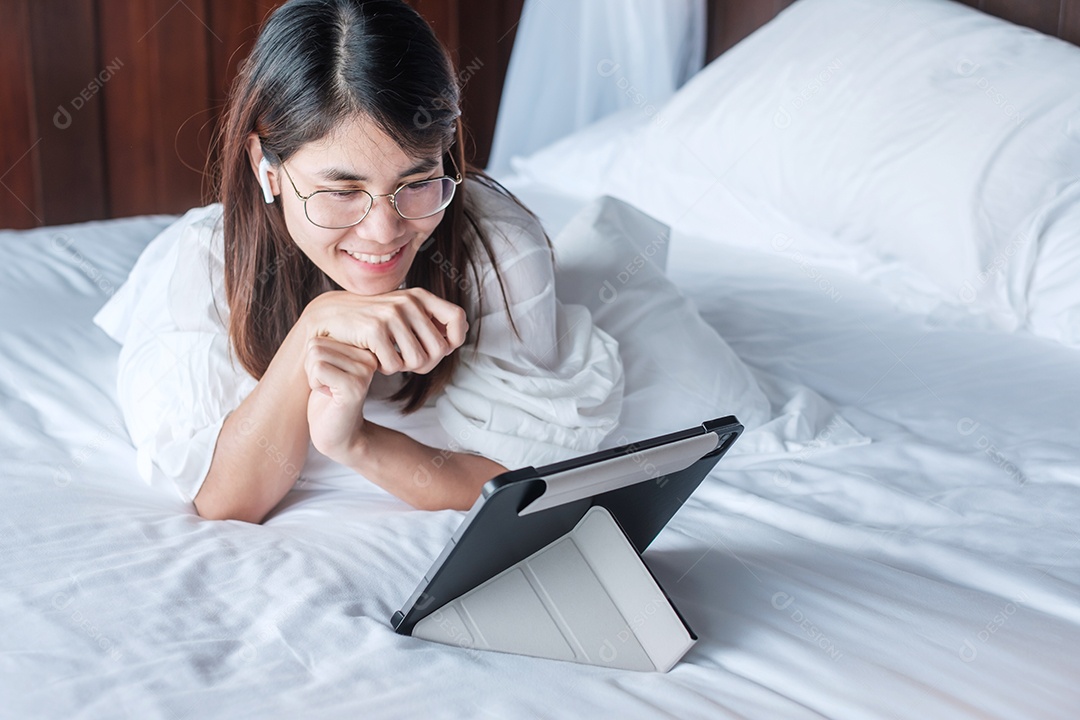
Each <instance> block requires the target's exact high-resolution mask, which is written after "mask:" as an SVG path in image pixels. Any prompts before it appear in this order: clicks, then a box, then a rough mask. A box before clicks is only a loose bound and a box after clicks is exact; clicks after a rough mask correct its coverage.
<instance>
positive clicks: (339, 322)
mask: <svg viewBox="0 0 1080 720" xmlns="http://www.w3.org/2000/svg"><path fill="white" fill-rule="evenodd" d="M313 322H314V323H315V325H316V330H317V334H318V335H323V336H326V337H332V338H335V339H337V340H340V341H342V342H344V343H348V344H351V345H354V346H356V347H358V348H365V349H369V350H370V351H371V352H372V353H373V354H374V356H375V358H377V359H378V370H379V372H382V373H384V374H387V375H391V374H394V373H397V372H402V371H409V372H418V373H428V372H431V371H432V370H433V369H434V368H435V367H436V366H437V365H438V364H439V362H441V361H442V359H443V358H444V357H446V356H447V355H449V354H450V353H452V352H453V351H454V350H456V349H457V348H458V347H460V346H461V345H462V344H463V343H464V342H465V337H466V334H467V332H468V322H467V321H466V317H465V311H464V310H463V309H462V308H460V307H458V306H457V305H454V304H453V303H451V302H448V301H446V300H443V299H442V298H440V297H438V296H436V295H434V294H433V293H431V292H429V291H427V290H423V289H420V288H410V289H407V290H396V291H394V292H390V293H386V294H383V295H375V296H370V297H367V296H358V295H354V294H351V293H348V292H344V291H341V292H333V293H325V294H324V295H323V296H320V298H319V307H318V310H317V311H316V312H315V313H314V318H313Z"/></svg>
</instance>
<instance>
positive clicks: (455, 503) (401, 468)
mask: <svg viewBox="0 0 1080 720" xmlns="http://www.w3.org/2000/svg"><path fill="white" fill-rule="evenodd" d="M348 465H349V466H350V467H351V468H352V469H353V470H355V471H356V472H358V473H360V474H361V475H363V476H364V477H365V478H367V479H368V480H370V481H371V482H373V483H375V484H376V485H378V486H379V487H381V488H383V489H384V490H386V491H387V492H389V493H391V494H393V495H396V496H397V497H399V498H401V499H402V500H404V501H405V502H407V503H409V504H410V505H412V506H413V507H415V508H419V509H421V510H445V509H448V508H450V509H455V510H468V509H469V508H470V507H471V506H472V504H473V502H474V501H475V500H476V498H477V497H479V496H480V490H481V489H482V488H483V487H484V483H485V482H487V481H488V480H490V479H491V478H493V477H495V476H496V475H498V474H499V473H503V472H506V468H504V467H503V466H502V465H500V464H499V463H497V462H495V461H493V460H488V459H487V458H485V457H481V456H479V455H469V454H467V453H459V452H452V451H450V450H438V449H436V448H433V447H429V446H428V445H424V444H423V443H421V442H418V441H416V440H413V439H412V438H410V437H409V436H408V435H405V434H403V433H400V432H398V431H396V430H391V429H390V428H386V427H383V426H381V425H376V424H374V423H370V422H365V423H364V441H363V442H362V443H361V444H360V445H359V446H357V447H355V448H354V449H353V452H352V454H351V457H350V460H349V462H348Z"/></svg>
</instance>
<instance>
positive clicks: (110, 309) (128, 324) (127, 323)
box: [94, 203, 227, 344]
mask: <svg viewBox="0 0 1080 720" xmlns="http://www.w3.org/2000/svg"><path fill="white" fill-rule="evenodd" d="M221 221H222V209H221V205H220V204H218V203H214V204H211V205H206V206H203V207H197V208H193V209H191V210H189V211H188V212H186V213H184V215H182V216H181V217H179V218H177V219H176V220H175V221H174V222H173V223H172V224H170V225H169V226H168V227H166V228H165V229H164V230H162V231H161V232H160V233H158V235H157V236H156V237H154V239H153V240H151V241H150V243H149V244H147V246H146V248H145V249H144V250H143V252H142V253H141V254H140V255H139V258H138V259H137V260H136V261H135V265H134V266H133V267H132V269H131V272H130V273H129V274H128V277H127V279H126V280H125V281H124V284H123V285H121V287H120V288H119V290H117V292H116V293H115V294H114V295H113V297H112V298H110V299H109V301H108V302H107V303H105V305H104V306H103V307H102V308H101V310H100V311H99V312H98V313H97V315H96V316H95V317H94V322H95V324H97V325H98V326H99V327H100V328H101V329H102V330H104V331H105V332H106V333H108V334H109V335H110V336H111V337H112V338H113V339H115V340H116V341H117V342H119V343H121V344H124V343H125V342H127V340H128V339H129V336H130V335H131V332H132V329H133V328H137V329H141V330H145V329H147V328H154V327H158V326H159V325H161V326H164V325H165V324H167V323H166V322H165V320H166V319H168V318H170V317H172V318H174V319H175V317H176V316H177V315H178V314H179V315H181V316H187V315H189V314H191V313H192V312H197V311H198V310H199V309H201V306H202V305H203V304H204V303H200V301H199V298H200V297H201V296H206V298H207V300H206V303H208V304H210V305H212V306H213V308H212V310H213V314H212V316H213V317H220V315H221V314H222V313H227V309H226V308H225V304H224V286H223V274H224V273H223V267H224V230H223V228H222V222H221ZM176 308H180V310H179V311H175V310H176ZM203 314H205V315H211V313H210V312H204V313H203ZM137 315H138V316H140V317H141V319H142V322H140V323H134V322H133V321H134V318H135V317H136V316H137Z"/></svg>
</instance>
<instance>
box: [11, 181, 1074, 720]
mask: <svg viewBox="0 0 1080 720" xmlns="http://www.w3.org/2000/svg"><path fill="white" fill-rule="evenodd" d="M511 187H512V189H514V190H515V191H516V192H517V193H518V194H519V195H520V196H521V197H522V198H523V199H524V200H525V201H526V202H528V203H529V204H530V205H531V206H532V207H534V208H535V209H536V210H537V211H538V212H539V213H540V215H541V217H542V218H543V219H544V220H545V221H546V223H547V227H548V229H549V231H551V232H555V231H556V230H557V229H558V228H559V227H560V226H561V225H562V224H564V223H565V222H566V220H567V219H568V218H569V217H570V216H571V215H572V214H573V212H574V210H575V209H576V208H577V207H578V206H580V205H581V204H583V200H582V199H579V198H573V197H560V196H559V194H558V193H557V192H555V191H552V190H549V189H544V188H542V187H537V186H531V185H529V184H528V183H519V184H517V185H514V184H513V183H511ZM170 219H171V218H167V217H142V218H130V219H122V220H113V221H105V222H94V223H84V224H80V225H74V226H66V227H56V228H41V229H37V230H31V231H22V232H0V256H2V257H3V258H4V262H3V263H0V277H2V280H0V294H2V299H0V305H2V306H3V307H4V308H5V311H4V315H3V321H2V325H3V335H2V337H3V350H4V362H3V363H2V365H0V368H2V370H0V402H2V403H3V412H2V413H0V477H2V478H3V482H2V484H0V488H2V490H0V492H2V501H0V557H2V558H3V565H2V567H3V582H2V584H0V613H2V616H3V617H4V618H5V622H4V623H3V625H2V626H0V696H2V697H3V698H4V700H3V703H2V704H0V716H4V717H13V718H23V717H64V718H100V717H141V718H152V717H163V718H174V717H189V716H198V717H247V716H252V717H314V718H336V717H357V716H362V717H372V718H377V717H402V716H407V717H408V716H428V717H535V718H566V717H596V716H602V717H611V716H617V717H626V718H637V717H643V718H644V717H677V718H696V717H710V718H712V717H717V718H718V717H763V718H764V717H784V718H820V717H834V718H867V717H909V718H929V717H941V718H946V717H947V718H1031V717H1039V718H1070V717H1075V716H1076V713H1077V711H1078V710H1080V688H1078V686H1077V683H1076V678H1077V677H1078V676H1080V659H1078V656H1077V653H1076V652H1075V646H1076V644H1077V641H1078V640H1080V603H1078V601H1077V598H1078V597H1080V592H1078V590H1080V588H1078V583H1080V552H1078V550H1080V535H1078V534H1077V532H1076V530H1075V521H1074V518H1075V517H1076V516H1077V515H1078V514H1080V487H1078V486H1080V470H1078V468H1080V449H1078V443H1077V442H1076V440H1075V435H1074V434H1075V431H1076V428H1077V427H1080V407H1078V403H1076V402H1075V388H1077V387H1080V363H1078V362H1077V353H1076V350H1073V349H1069V348H1066V347H1064V346H1061V345H1059V344H1056V343H1054V342H1052V341H1049V340H1045V339H1040V338H1037V337H1034V336H1032V335H1026V334H1023V333H1007V332H1003V331H1000V330H994V329H988V328H985V327H982V326H979V325H977V324H965V323H963V322H951V321H950V322H945V321H943V320H941V319H940V318H938V317H936V316H934V315H926V314H916V313H911V312H909V311H906V310H904V309H902V308H898V307H897V306H896V303H895V302H893V301H892V300H891V299H890V298H889V297H888V296H887V295H886V294H884V293H883V292H882V291H881V290H880V289H879V288H876V287H874V286H872V285H869V284H867V283H865V282H863V281H862V280H860V279H859V278H857V277H855V276H853V275H849V274H846V273H845V272H844V271H842V270H840V269H831V268H821V267H816V266H811V265H809V264H808V263H805V262H799V261H796V260H793V259H792V258H791V257H790V256H788V255H784V254H780V253H771V254H770V253H762V252H758V251H753V250H749V249H745V248H737V247H733V246H730V245H725V244H721V243H719V242H716V241H715V239H711V238H703V237H693V236H689V235H684V234H676V236H675V238H674V240H673V241H672V243H671V248H670V251H669V258H668V267H667V274H668V276H669V277H670V278H671V279H672V280H673V281H674V282H675V284H676V285H677V286H678V287H679V289H680V290H681V292H682V293H683V294H685V295H686V296H687V297H689V298H690V299H691V300H692V301H693V302H694V304H695V305H696V307H697V308H698V309H699V310H700V312H701V314H702V316H703V317H704V318H705V319H706V320H707V321H708V323H709V324H710V325H711V326H712V327H713V328H714V329H715V330H716V331H717V332H718V333H719V334H720V335H721V336H722V337H723V338H724V339H725V340H727V342H728V343H729V344H730V345H731V347H732V348H733V349H734V350H735V351H736V352H737V353H738V355H739V356H740V357H741V358H742V359H743V360H744V361H745V362H746V363H747V364H748V366H750V367H751V368H752V369H753V370H754V372H755V373H757V374H759V377H760V378H761V380H762V382H768V381H770V379H771V381H774V382H788V383H798V384H801V385H804V386H806V387H808V388H810V389H811V390H813V391H815V392H816V393H818V394H819V395H820V396H821V397H823V398H825V399H826V400H827V401H828V402H830V403H831V404H832V405H833V406H834V407H835V408H836V410H837V411H838V413H839V416H840V417H842V418H843V419H844V420H845V421H846V422H847V423H850V424H851V426H853V427H854V428H856V429H857V430H858V431H859V432H860V433H862V434H863V435H864V436H866V437H867V438H869V439H870V442H867V443H862V444H852V445H847V446H843V447H837V446H831V445H830V444H829V443H828V442H827V440H828V434H829V432H830V429H829V427H828V426H826V427H825V428H824V429H822V430H821V431H820V432H819V433H818V435H819V437H818V439H819V440H820V442H811V443H808V444H804V445H803V446H802V447H801V448H799V449H797V450H781V451H776V450H772V451H765V450H759V449H757V448H755V447H753V446H748V447H747V449H744V450H743V451H742V452H735V451H734V450H733V452H732V453H731V454H729V456H728V457H726V458H724V459H723V460H722V461H721V463H720V464H719V465H718V466H717V468H716V469H715V470H714V472H713V473H712V474H711V475H710V476H709V477H708V478H707V479H706V481H705V482H704V483H703V484H702V486H701V487H700V488H699V489H698V491H697V492H696V493H695V494H694V495H693V496H691V497H690V499H689V500H688V501H687V503H686V504H685V505H684V507H683V508H682V509H681V510H680V512H679V513H678V514H677V515H676V516H675V518H674V519H673V520H672V522H671V523H670V525H669V526H668V527H667V528H666V529H665V530H664V531H663V532H662V533H661V535H660V536H659V537H658V538H657V540H656V541H655V542H654V544H653V545H652V546H651V547H650V549H649V550H648V551H647V552H646V553H645V561H646V563H647V564H648V565H649V567H650V569H651V570H652V571H653V573H654V574H655V575H656V577H657V579H658V580H659V582H660V584H661V585H662V586H663V587H664V588H665V589H666V590H667V591H668V593H669V595H670V596H671V599H672V600H673V602H674V604H675V605H676V606H677V607H678V608H679V609H680V611H681V612H682V614H683V615H684V617H685V618H686V620H687V622H688V623H689V625H690V626H691V627H692V628H693V629H694V630H695V631H696V633H697V634H698V636H699V638H700V639H699V641H698V642H697V644H696V645H695V646H694V647H693V648H692V649H691V651H690V652H689V653H688V654H687V655H686V656H685V658H684V659H683V661H682V662H680V663H679V664H678V665H676V667H675V668H673V669H672V670H671V671H670V672H668V673H666V674H659V673H644V674H643V673H633V672H625V671H616V670H610V669H605V668H600V667H591V666H582V665H575V664H570V663H564V662H559V661H551V660H543V659H536V658H528V657H520V656H515V655H507V654H499V653H490V652H482V651H476V650H471V649H468V648H457V647H450V646H444V645H439V644H435V643H430V642H426V641H422V640H418V639H414V638H409V637H403V636H400V635H397V634H395V633H394V632H393V630H392V629H391V627H390V625H389V618H390V616H391V614H392V613H393V612H394V611H395V610H397V609H399V607H400V606H401V604H402V602H403V601H404V600H405V599H406V598H407V597H408V596H409V594H410V593H411V592H412V590H413V588H414V587H415V586H416V584H417V582H418V581H419V579H420V577H421V576H422V574H423V572H424V570H426V569H427V567H428V566H429V565H430V563H431V562H432V560H433V559H434V558H435V557H436V556H437V555H438V553H439V551H440V550H441V548H442V546H443V545H444V544H445V542H446V541H447V539H448V538H449V537H450V535H451V534H452V533H453V531H454V529H455V528H456V526H457V524H458V523H459V522H460V520H461V517H462V514H461V513H458V512H455V511H443V512H421V511H416V510H412V509H410V508H409V507H408V506H406V505H405V504H403V503H401V502H400V501H398V500H396V499H395V498H393V497H391V496H389V495H387V494H386V493H384V492H383V491H381V490H379V489H378V488H375V487H373V486H371V485H370V484H367V483H365V482H357V483H356V484H354V485H351V486H350V485H349V484H347V483H338V484H336V485H334V486H318V485H313V486H305V485H303V484H301V485H300V486H298V487H297V488H295V489H294V490H292V491H291V492H290V493H289V495H288V496H287V497H286V498H285V500H284V501H283V502H282V505H281V506H280V507H279V508H278V509H277V510H276V511H275V512H274V513H273V515H272V516H271V517H270V518H269V519H268V520H267V521H266V522H265V523H264V524H262V525H252V524H248V523H243V522H237V521H224V522H219V521H206V520H202V519H200V518H199V517H198V516H197V515H196V514H195V513H194V511H193V508H192V507H191V506H190V505H188V504H185V503H183V502H181V501H180V500H179V498H177V497H175V496H172V495H170V494H168V493H163V492H161V491H160V490H154V489H151V488H150V487H147V486H145V485H144V484H143V483H142V481H141V480H140V479H139V477H138V475H137V473H136V471H135V451H134V449H133V448H132V446H131V444H130V440H129V439H128V437H127V435H126V430H125V429H124V426H123V420H122V418H121V417H120V414H119V410H118V407H117V404H116V393H115V386H114V382H115V371H116V358H117V353H118V349H119V348H118V346H117V345H116V344H115V343H114V342H113V341H112V340H111V339H110V338H108V337H107V336H106V335H105V334H104V333H103V332H102V331H101V330H99V329H98V328H97V327H96V326H94V325H93V324H92V323H91V321H90V319H91V317H92V316H93V315H94V314H95V312H96V311H97V309H98V308H100V307H101V305H102V304H103V303H104V302H105V300H106V299H107V298H108V297H109V296H110V295H111V293H112V292H115V290H116V288H117V287H119V285H120V283H121V282H122V281H123V279H124V278H125V277H126V274H127V272H128V271H129V270H130V267H131V266H132V265H133V263H134V261H135V259H136V258H137V256H138V254H139V252H140V251H141V249H142V248H143V247H144V246H145V245H146V244H147V243H148V242H149V241H150V239H152V237H153V236H154V235H155V234H156V233H157V232H158V231H160V230H161V229H162V228H163V227H164V226H165V225H166V224H167V223H168V222H169V220H170ZM1070 388H1072V390H1070ZM718 410H720V411H721V412H718V413H717V414H718V415H719V414H723V413H722V409H720V408H718ZM737 447H738V446H737Z"/></svg>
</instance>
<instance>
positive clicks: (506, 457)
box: [94, 180, 623, 502]
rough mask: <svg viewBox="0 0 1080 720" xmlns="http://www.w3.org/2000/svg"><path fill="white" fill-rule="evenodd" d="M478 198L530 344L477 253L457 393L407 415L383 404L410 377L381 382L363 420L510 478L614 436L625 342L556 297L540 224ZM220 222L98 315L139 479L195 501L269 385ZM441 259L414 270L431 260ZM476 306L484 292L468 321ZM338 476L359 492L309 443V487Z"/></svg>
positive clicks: (154, 260) (167, 235) (216, 218)
mask: <svg viewBox="0 0 1080 720" xmlns="http://www.w3.org/2000/svg"><path fill="white" fill-rule="evenodd" d="M467 189H468V192H469V196H468V201H469V203H470V204H471V206H472V207H473V208H475V209H476V210H477V211H478V214H479V216H480V217H481V218H482V220H481V224H482V226H483V227H484V229H485V231H486V232H487V234H488V238H489V242H490V243H491V245H492V249H493V251H494V254H495V256H496V259H497V262H498V264H499V269H500V272H501V273H502V276H503V280H504V285H505V288H506V293H507V300H508V301H509V304H510V308H511V310H512V312H513V316H514V321H515V323H516V325H517V328H518V331H519V333H520V338H519V337H517V336H515V335H514V333H513V330H512V328H511V326H510V322H509V316H508V314H507V309H506V306H505V305H504V303H503V299H502V294H501V292H500V290H499V283H498V280H497V278H496V276H495V273H494V269H493V268H492V267H491V265H490V263H488V262H487V259H486V254H485V253H483V252H480V253H479V255H480V256H481V258H482V262H483V263H484V265H483V268H484V271H483V275H482V282H481V283H480V287H481V288H482V289H481V292H482V294H483V300H484V304H483V310H484V317H483V325H482V331H481V335H480V338H479V341H478V342H477V341H474V340H472V339H470V340H469V341H468V342H467V343H466V344H465V345H463V346H462V347H461V348H460V349H459V350H458V352H459V353H460V354H461V361H460V362H459V365H458V368H457V370H456V372H455V373H454V375H453V377H452V378H451V381H450V383H449V384H448V386H447V387H446V388H445V390H444V391H443V392H442V393H440V394H438V396H437V397H435V398H433V399H431V400H430V401H429V402H428V403H427V405H425V406H424V407H423V408H421V409H420V410H418V411H417V412H415V413H413V414H412V415H409V416H403V415H402V414H401V413H400V412H399V411H398V406H397V405H394V404H391V403H389V402H387V401H386V399H385V398H386V397H388V396H389V395H390V394H392V393H393V391H394V390H395V389H396V387H397V386H398V381H399V378H395V377H390V378H388V377H386V376H383V375H381V374H378V373H377V374H376V376H375V380H374V381H373V383H372V388H371V390H370V392H369V396H368V399H367V400H366V401H365V404H364V417H365V418H366V419H368V420H370V421H371V422H375V423H378V424H380V425H385V426H387V427H391V428H394V429H396V430H400V431H401V432H404V433H406V434H407V435H409V436H410V437H413V438H414V439H416V440H418V441H420V442H423V443H425V444H427V445H431V446H432V447H435V448H439V449H448V450H452V451H455V452H470V453H477V454H479V455H483V456H484V457H487V458H490V459H492V460H494V461H496V462H498V463H500V464H502V465H503V466H505V467H508V468H510V469H514V468H517V467H524V466H526V465H533V466H540V465H544V464H547V463H551V462H557V461H559V460H564V459H567V458H570V457H574V456H576V455H580V454H583V453H587V452H591V451H593V450H595V449H596V448H597V447H598V446H599V444H600V442H601V440H602V439H603V438H604V436H605V435H606V434H607V433H608V431H610V430H611V429H612V428H613V427H614V426H615V423H616V422H617V421H618V418H619V412H620V409H621V406H622V396H623V368H622V362H621V360H620V358H619V352H618V343H617V342H616V341H615V339H614V338H612V337H611V336H610V335H608V334H607V333H605V332H603V331H602V330H600V329H599V328H597V327H595V326H594V325H593V323H592V318H591V316H590V315H589V311H588V310H587V309H586V308H584V307H581V306H578V305H564V304H562V303H560V302H559V300H558V299H557V298H556V297H555V282H554V270H553V265H552V256H551V251H550V249H549V248H548V246H547V243H546V242H545V240H544V237H543V235H542V231H541V229H540V226H539V224H538V223H537V222H536V221H535V220H534V219H533V218H531V217H530V216H529V215H528V214H527V213H525V212H523V211H522V210H521V208H519V207H518V206H517V205H516V204H514V203H513V202H511V201H510V200H509V199H508V198H505V197H504V196H502V195H501V194H499V193H496V192H495V191H493V190H491V189H489V188H486V187H484V186H482V185H481V184H479V183H477V182H475V181H472V180H469V181H467ZM221 218H222V208H221V206H220V205H219V204H214V205H208V206H206V207H202V208H196V209H194V210H191V211H189V212H188V213H187V214H186V215H184V216H183V217H182V218H180V219H179V220H177V221H176V222H175V223H174V224H172V225H171V226H169V227H168V228H166V229H165V230H164V231H163V232H162V233H161V234H160V235H159V236H158V237H156V238H155V239H154V240H153V241H152V242H151V243H150V244H149V245H148V246H147V247H146V249H145V250H144V251H143V253H142V255H141V256H140V257H139V259H138V261H137V262H136V263H135V267H134V268H133V270H132V272H131V274H130V276H129V277H128V280H127V281H126V282H125V283H124V285H123V286H122V287H121V288H120V289H119V290H118V291H117V292H116V294H115V295H114V296H113V297H112V298H111V299H110V300H109V302H108V303H106V304H105V306H104V307H103V308H102V309H101V310H100V311H99V312H98V314H97V315H96V316H95V317H94V322H95V324H97V325H98V326H99V327H101V328H102V329H103V330H104V331H105V332H106V333H108V334H109V335H110V336H111V337H113V338H114V339H115V340H116V341H117V342H119V343H120V344H121V346H122V347H121V349H120V356H119V360H118V368H117V397H118V400H119V403H120V408H121V411H122V412H123V416H124V420H125V423H126V424H127V428H128V432H129V434H130V435H131V439H132V442H133V443H134V445H135V447H136V450H137V457H138V460H137V468H138V472H139V474H140V476H141V477H142V478H143V479H144V480H146V481H147V482H148V483H150V484H151V485H153V486H159V487H172V488H175V489H176V490H177V491H179V493H180V495H181V497H183V498H184V499H185V500H187V501H189V502H190V501H191V500H193V499H194V497H195V495H196V494H197V493H198V491H199V488H200V487H201V486H202V483H203V480H204V479H205V477H206V474H207V472H208V471H209V468H210V462H211V460H212V458H213V452H214V446H215V444H216V442H217V437H218V433H219V432H220V431H221V427H222V424H223V423H224V422H225V418H226V417H227V416H228V414H229V413H230V412H232V411H233V410H234V409H235V408H236V407H237V406H239V404H240V403H241V402H242V401H243V400H244V398H246V397H247V395H248V394H249V393H250V392H251V391H252V390H253V389H254V388H255V386H256V385H257V384H258V381H257V380H256V379H255V378H254V377H252V376H251V375H250V374H248V373H247V371H246V370H244V369H243V367H242V366H241V365H240V363H239V362H238V361H236V360H235V358H234V357H233V355H232V353H231V348H230V343H229V336H228V330H227V328H228V319H229V309H228V307H227V305H226V302H225V279H224V232H223V227H222V223H221ZM430 252H431V251H430V250H427V251H422V252H421V253H420V254H418V256H417V257H416V259H415V260H414V262H425V261H431V260H430V259H429V254H430ZM472 292H473V293H475V288H473V290H472ZM475 302H476V298H475V294H473V295H472V296H471V297H470V303H471V308H470V317H469V320H470V325H474V324H475V317H474V316H473V315H472V314H471V312H472V308H475ZM472 335H473V333H470V338H471V337H472ZM474 347H475V349H476V350H477V354H476V355H475V357H474V353H473V352H472V350H473V348H474ZM267 450H268V452H273V449H272V448H268V449H267ZM331 477H336V478H347V479H348V481H349V482H351V483H353V484H355V480H356V478H357V475H356V473H355V472H353V471H352V470H350V469H348V468H345V467H343V466H341V465H338V464H337V463H335V462H333V461H331V460H330V459H329V458H326V457H325V456H323V455H322V454H321V453H319V452H318V451H317V450H315V448H314V446H311V445H309V448H308V455H307V459H306V461H305V465H304V468H303V470H302V471H301V473H300V478H301V480H302V481H310V480H320V479H321V480H325V479H328V478H331Z"/></svg>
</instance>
